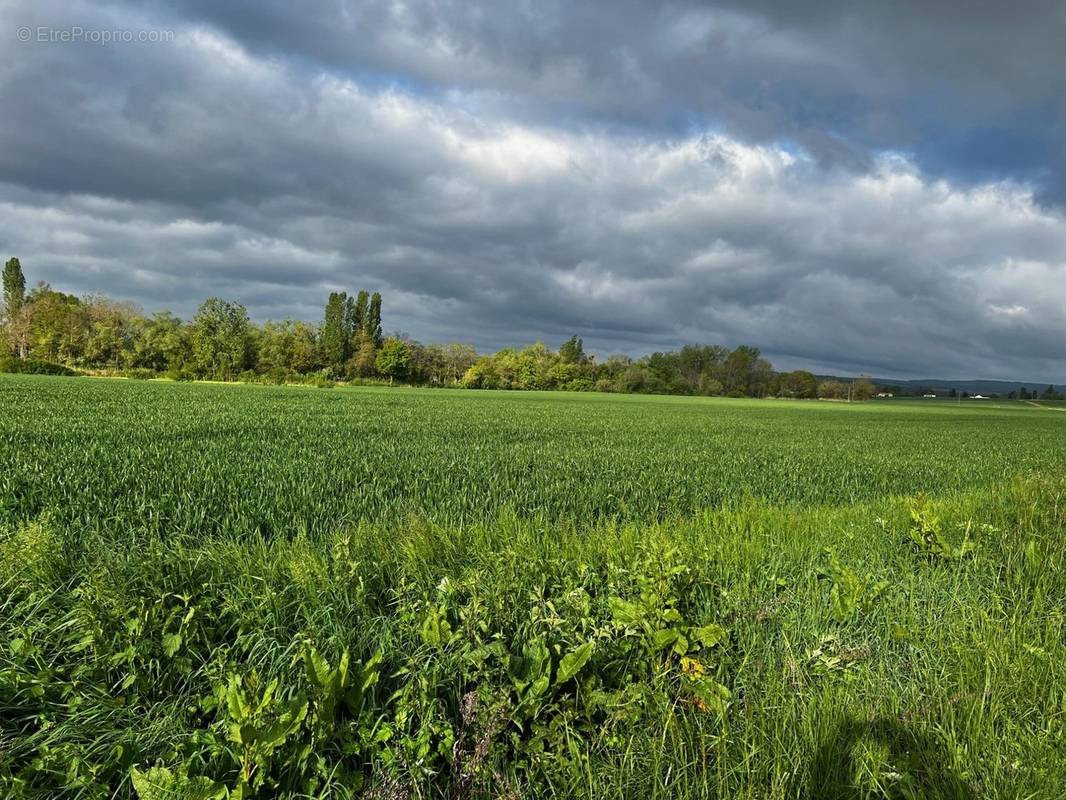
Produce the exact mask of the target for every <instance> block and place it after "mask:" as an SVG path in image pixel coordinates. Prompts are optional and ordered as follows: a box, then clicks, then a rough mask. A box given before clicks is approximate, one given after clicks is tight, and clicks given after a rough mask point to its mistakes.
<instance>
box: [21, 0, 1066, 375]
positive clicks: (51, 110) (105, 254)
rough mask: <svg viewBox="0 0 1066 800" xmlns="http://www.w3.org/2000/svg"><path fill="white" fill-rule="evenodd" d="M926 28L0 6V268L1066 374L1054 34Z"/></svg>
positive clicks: (845, 17) (1033, 21)
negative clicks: (372, 293)
mask: <svg viewBox="0 0 1066 800" xmlns="http://www.w3.org/2000/svg"><path fill="white" fill-rule="evenodd" d="M927 5H928V4H922V5H919V4H913V5H910V6H908V5H904V6H897V7H895V8H896V10H894V11H893V12H892V13H889V12H888V11H887V10H885V9H886V7H885V6H884V5H883V4H869V5H865V4H858V5H857V4H851V3H848V4H844V3H829V2H824V3H813V4H802V11H801V9H800V6H799V5H797V4H780V5H779V4H770V3H755V4H749V3H745V4H730V3H722V4H719V5H717V6H713V7H711V6H707V5H704V4H699V5H696V4H692V5H689V4H671V5H665V6H659V7H653V6H651V5H650V4H644V3H640V4H637V3H633V4H626V3H621V4H617V3H610V4H603V5H600V6H592V5H588V4H564V3H536V4H533V3H529V4H526V3H520V4H501V3H493V4H484V5H481V4H477V3H469V2H464V3H455V4H449V3H434V4H420V3H376V2H365V3H358V4H357V3H341V2H335V3H325V4H319V5H316V6H315V7H314V10H312V9H311V8H310V7H305V6H304V5H300V4H292V3H281V2H264V3H257V4H254V5H252V4H246V3H237V2H233V3H218V2H212V3H208V2H202V3H201V2H192V0H188V1H187V2H179V3H170V4H165V5H164V4H162V3H160V4H156V3H151V2H142V3H138V2H126V3H121V2H116V3H109V4H106V5H101V4H96V3H92V4H90V3H78V2H73V3H71V2H64V3H52V2H36V3H30V2H25V3H21V2H15V3H9V4H6V5H5V6H3V8H2V9H0V37H4V38H5V39H6V40H7V46H6V47H5V52H6V56H5V58H4V59H2V60H0V108H3V109H4V111H3V119H2V121H0V247H2V248H3V249H4V250H5V251H7V252H6V253H5V255H18V256H20V257H21V259H22V261H23V265H24V267H25V269H26V271H27V274H28V277H29V279H30V280H31V281H33V280H37V279H42V280H47V281H49V282H51V283H52V284H53V285H54V286H55V287H56V288H60V289H63V290H65V291H73V292H78V293H84V292H91V291H102V292H105V293H107V294H110V295H113V296H116V297H120V298H128V299H132V300H135V301H137V302H138V303H140V304H141V305H143V306H144V307H145V308H146V309H148V310H155V309H161V308H170V309H172V310H175V311H177V312H179V313H182V314H185V315H189V314H191V313H192V311H193V310H194V309H195V307H196V305H197V304H198V303H199V301H200V300H202V299H203V298H204V297H206V296H208V295H213V294H218V295H222V296H225V297H228V298H232V299H237V300H239V301H241V302H243V303H244V304H245V305H247V306H248V308H249V310H250V312H251V313H252V314H253V316H255V317H257V318H260V319H265V318H268V317H270V318H279V317H282V316H286V315H291V316H295V317H299V318H303V319H309V320H315V319H318V318H319V317H320V316H321V307H322V303H323V301H324V298H325V296H326V295H327V294H328V292H329V291H331V290H334V289H355V288H362V287H366V288H371V289H378V290H380V291H382V293H383V294H384V295H385V298H386V308H385V317H386V319H385V322H386V327H388V328H389V329H402V330H405V331H407V332H409V333H411V334H412V335H414V336H416V337H418V338H422V339H425V340H453V339H459V340H464V341H470V342H472V343H474V344H476V345H478V346H479V348H483V349H490V350H491V349H494V348H497V347H501V346H505V345H513V344H521V343H526V342H529V341H533V340H536V339H541V340H545V341H547V342H549V343H551V344H557V343H558V342H559V341H562V340H563V339H565V338H566V337H568V336H569V335H571V334H572V333H577V334H579V335H582V336H583V337H584V338H585V341H586V346H587V347H589V348H591V349H594V350H596V351H597V352H599V353H600V354H602V355H606V354H607V353H610V352H618V351H624V352H628V353H631V354H634V355H636V354H641V353H645V352H648V351H651V350H655V349H663V348H672V347H676V346H677V345H679V344H681V343H683V342H696V341H708V342H720V343H724V344H736V343H750V344H755V345H757V346H759V347H761V348H762V349H763V351H764V352H765V353H767V354H768V355H769V356H770V357H771V358H772V359H773V360H774V362H775V364H777V365H778V366H780V367H793V366H806V367H813V368H815V369H818V370H824V371H837V372H856V371H860V370H861V371H873V372H876V373H878V374H881V375H889V376H899V377H910V376H934V375H935V376H959V377H1003V378H1018V379H1025V380H1033V379H1036V380H1046V381H1049V382H1050V381H1052V380H1054V381H1056V382H1066V315H1064V314H1063V311H1062V309H1063V307H1064V304H1066V214H1064V210H1063V205H1062V203H1061V202H1060V199H1063V198H1066V191H1064V189H1063V187H1064V186H1066V157H1064V146H1063V144H1062V143H1061V141H1059V140H1061V137H1056V136H1055V135H1054V134H1055V130H1056V127H1057V126H1061V124H1062V122H1063V121H1064V120H1063V116H1064V115H1063V104H1064V102H1066V101H1064V100H1063V97H1066V93H1064V91H1063V90H1064V89H1066V86H1064V85H1063V84H1064V83H1066V80H1064V71H1063V70H1062V69H1061V68H1060V66H1061V64H1060V62H1061V56H1059V55H1058V49H1059V48H1060V47H1061V42H1060V39H1061V34H1062V32H1063V29H1064V27H1066V26H1064V16H1063V12H1062V10H1061V7H1060V6H1058V5H1057V4H1048V6H1047V8H1046V9H1045V10H1044V13H1043V14H1037V13H1034V10H1035V9H1036V6H1035V5H1034V6H1032V7H1028V8H1030V14H1029V15H1028V16H1026V17H1025V18H1017V15H1016V12H1011V11H1010V10H1009V9H1008V8H1007V7H1006V6H1002V7H1000V6H1001V4H997V6H996V9H995V10H988V9H984V10H982V9H981V8H979V7H977V6H974V5H972V4H966V5H960V6H959V8H958V9H955V10H951V8H950V4H936V9H937V10H931V9H930V8H927ZM578 6H580V7H578ZM75 27H76V28H77V29H80V30H81V31H82V32H83V33H82V35H81V38H80V39H79V40H77V41H62V40H61V38H62V32H63V31H69V30H71V29H72V28H75ZM56 31H58V32H60V35H59V36H58V37H57V35H56ZM92 31H111V32H117V33H118V34H122V32H127V31H128V32H131V33H130V34H129V36H127V37H126V38H128V39H129V40H128V41H111V42H103V41H90V40H87V39H88V33H86V32H92ZM144 31H155V32H161V31H162V32H167V34H168V35H167V36H164V37H162V39H163V40H160V41H140V40H139V39H140V38H144V37H141V36H140V33H141V32H144ZM27 32H28V36H27ZM22 38H28V41H20V39H22ZM114 38H119V39H121V38H122V36H121V35H119V36H116V37H114ZM149 38H151V37H149ZM156 38H159V37H156ZM1058 129H1059V130H1061V127H1058Z"/></svg>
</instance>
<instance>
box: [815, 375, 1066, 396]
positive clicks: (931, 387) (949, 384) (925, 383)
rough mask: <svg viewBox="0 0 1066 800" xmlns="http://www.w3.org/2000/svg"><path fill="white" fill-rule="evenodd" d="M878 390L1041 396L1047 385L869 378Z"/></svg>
mask: <svg viewBox="0 0 1066 800" xmlns="http://www.w3.org/2000/svg"><path fill="white" fill-rule="evenodd" d="M819 380H840V381H851V380H854V377H847V378H840V377H835V376H831V375H827V376H819ZM870 380H872V381H873V382H874V383H875V384H877V386H878V387H879V388H890V387H899V388H900V389H901V390H902V393H903V394H912V395H920V394H925V393H926V390H928V391H929V392H933V393H935V394H945V395H946V394H947V393H948V392H950V391H951V390H952V389H954V390H955V391H956V392H959V393H961V392H967V393H968V394H983V395H993V394H998V395H1001V396H1003V395H1008V394H1010V393H1011V392H1020V391H1021V389H1022V388H1023V387H1024V388H1025V389H1027V390H1028V391H1030V392H1034V391H1035V392H1036V393H1037V394H1043V393H1044V391H1045V390H1046V389H1047V387H1048V384H1046V383H1041V382H1040V381H1028V382H1027V381H990V380H943V379H940V378H921V379H917V380H900V379H898V378H871V379H870ZM1055 391H1056V392H1058V393H1059V394H1060V395H1063V394H1066V386H1063V385H1061V384H1060V385H1057V386H1055Z"/></svg>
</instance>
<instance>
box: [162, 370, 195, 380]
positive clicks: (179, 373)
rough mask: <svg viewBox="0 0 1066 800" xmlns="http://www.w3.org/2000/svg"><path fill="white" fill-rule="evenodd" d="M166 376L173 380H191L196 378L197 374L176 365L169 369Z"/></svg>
mask: <svg viewBox="0 0 1066 800" xmlns="http://www.w3.org/2000/svg"><path fill="white" fill-rule="evenodd" d="M166 377H168V378H170V379H171V380H172V381H191V380H194V379H195V377H196V376H195V375H193V374H192V372H191V371H190V370H188V369H186V368H185V367H176V368H174V369H168V370H167V372H166Z"/></svg>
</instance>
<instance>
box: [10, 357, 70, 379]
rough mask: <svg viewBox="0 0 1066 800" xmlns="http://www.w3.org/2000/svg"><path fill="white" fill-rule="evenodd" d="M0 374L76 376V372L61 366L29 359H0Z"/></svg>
mask: <svg viewBox="0 0 1066 800" xmlns="http://www.w3.org/2000/svg"><path fill="white" fill-rule="evenodd" d="M0 372H10V373H15V374H20V375H70V376H73V375H77V374H78V372H76V371H75V370H72V369H71V368H70V367H65V366H63V365H62V364H53V363H51V362H49V361H34V360H33V359H29V358H10V357H9V358H0Z"/></svg>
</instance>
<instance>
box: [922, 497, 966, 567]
mask: <svg viewBox="0 0 1066 800" xmlns="http://www.w3.org/2000/svg"><path fill="white" fill-rule="evenodd" d="M909 511H910V515H911V527H910V531H909V533H908V535H909V538H910V541H911V544H913V545H914V548H915V550H916V551H917V552H918V553H921V554H923V555H926V556H930V557H933V558H941V559H944V560H947V561H957V560H959V559H961V558H965V557H966V556H968V555H970V554H971V553H972V552H973V551H974V550H975V549H976V547H977V544H976V542H974V541H973V539H971V538H970V536H971V533H972V531H973V524H972V523H971V522H967V523H966V530H965V533H964V534H963V537H962V541H961V542H960V543H959V544H958V545H954V544H952V543H951V542H950V541H949V540H948V538H947V537H946V536H944V534H943V532H942V527H943V526H942V524H941V522H940V518H939V517H938V516H937V515H936V513H935V512H934V511H933V504H932V501H931V500H930V499H929V497H928V495H926V494H925V493H924V492H923V493H920V494H918V496H917V497H915V498H914V500H913V501H912V502H911V504H910V508H909Z"/></svg>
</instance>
